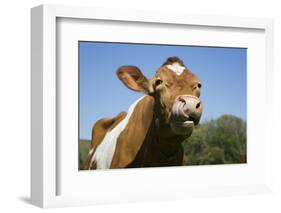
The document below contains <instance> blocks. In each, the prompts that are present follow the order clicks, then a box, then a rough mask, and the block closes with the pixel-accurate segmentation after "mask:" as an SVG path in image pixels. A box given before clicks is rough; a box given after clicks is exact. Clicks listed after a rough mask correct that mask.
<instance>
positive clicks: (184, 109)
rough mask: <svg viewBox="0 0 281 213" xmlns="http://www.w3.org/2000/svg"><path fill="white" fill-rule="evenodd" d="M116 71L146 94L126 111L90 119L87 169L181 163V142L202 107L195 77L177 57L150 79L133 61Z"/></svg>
mask: <svg viewBox="0 0 281 213" xmlns="http://www.w3.org/2000/svg"><path fill="white" fill-rule="evenodd" d="M117 76H118V78H119V79H120V80H121V82H123V84H124V85H125V86H126V87H128V88H129V89H131V90H133V91H136V92H142V93H144V94H145V95H144V96H143V97H141V98H139V99H138V100H137V101H135V102H134V103H133V104H132V105H131V106H130V107H129V110H128V112H127V113H126V112H121V113H119V114H118V115H117V116H116V117H114V118H103V119H100V120H98V121H97V122H96V123H95V124H94V126H93V128H92V140H91V146H90V149H89V153H88V156H87V160H86V165H85V169H116V168H140V167H162V166H180V165H183V156H184V150H183V145H182V142H183V141H184V140H185V139H186V138H188V137H189V136H190V135H191V134H192V131H193V128H194V126H195V125H197V124H198V123H199V120H200V117H201V114H202V109H203V108H202V103H201V100H200V89H201V82H200V80H199V79H198V77H197V76H196V75H195V74H193V73H192V72H191V71H190V70H189V69H188V68H187V67H186V66H185V65H184V63H183V61H182V60H181V59H180V58H178V57H176V56H174V57H169V58H168V59H167V60H166V61H165V62H164V63H163V64H162V66H161V67H160V68H159V69H158V70H157V71H156V73H155V75H154V76H153V77H152V78H151V79H150V80H149V79H147V78H146V77H145V76H144V75H143V74H142V72H141V70H140V69H139V68H138V67H136V66H121V67H120V68H119V69H118V70H117Z"/></svg>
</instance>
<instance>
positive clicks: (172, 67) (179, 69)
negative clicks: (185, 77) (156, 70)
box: [167, 62, 185, 75]
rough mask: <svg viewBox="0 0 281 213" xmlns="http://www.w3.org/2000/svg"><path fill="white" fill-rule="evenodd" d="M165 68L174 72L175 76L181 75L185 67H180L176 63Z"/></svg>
mask: <svg viewBox="0 0 281 213" xmlns="http://www.w3.org/2000/svg"><path fill="white" fill-rule="evenodd" d="M167 68H168V69H169V70H171V71H173V72H175V73H176V74H177V75H180V74H182V72H183V71H184V70H185V67H183V66H182V65H180V64H179V63H178V62H175V63H173V64H169V65H167Z"/></svg>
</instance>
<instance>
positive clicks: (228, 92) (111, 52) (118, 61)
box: [79, 42, 247, 139]
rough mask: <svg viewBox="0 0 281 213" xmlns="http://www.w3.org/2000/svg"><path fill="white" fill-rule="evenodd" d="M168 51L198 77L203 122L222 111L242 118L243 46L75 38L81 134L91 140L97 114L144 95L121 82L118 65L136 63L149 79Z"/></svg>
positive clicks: (112, 113)
mask: <svg viewBox="0 0 281 213" xmlns="http://www.w3.org/2000/svg"><path fill="white" fill-rule="evenodd" d="M170 56H178V57H180V58H181V59H182V60H183V61H184V63H185V65H186V67H188V68H189V69H190V70H191V71H192V72H193V73H195V74H196V75H197V76H198V77H199V79H200V80H201V83H202V89H201V100H202V103H203V107H204V111H203V115H202V118H201V121H204V120H206V119H211V118H217V117H219V116H220V115H223V114H232V115H235V116H238V117H240V118H243V119H244V120H246V100H247V99H246V69H247V50H246V49H244V48H217V47H196V46H174V45H146V44H121V43H103V42H79V60H80V62H79V72H80V73H79V81H80V82H79V90H80V91H79V95H80V103H79V109H80V110H79V111H80V112H79V119H80V120H79V125H80V138H83V139H90V138H91V128H92V126H93V124H94V123H95V122H96V121H97V120H98V119H100V118H103V117H113V116H115V115H116V114H118V113H119V112H121V111H127V109H128V108H129V106H130V105H131V104H132V103H133V102H134V101H135V100H136V99H137V98H139V97H140V96H142V95H143V94H141V93H137V92H134V91H131V90H129V89H128V88H126V87H125V86H124V85H123V84H122V83H121V82H120V81H119V79H118V78H117V76H116V70H117V68H118V67H120V66H122V65H135V66H138V67H139V68H140V69H141V70H142V72H143V73H144V74H145V75H146V76H147V77H148V78H151V77H152V76H153V75H154V73H155V71H156V70H157V69H158V68H159V67H160V66H161V64H162V63H163V62H164V61H165V60H166V59H167V58H168V57H170Z"/></svg>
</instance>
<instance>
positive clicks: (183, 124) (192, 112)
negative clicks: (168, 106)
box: [171, 95, 203, 135]
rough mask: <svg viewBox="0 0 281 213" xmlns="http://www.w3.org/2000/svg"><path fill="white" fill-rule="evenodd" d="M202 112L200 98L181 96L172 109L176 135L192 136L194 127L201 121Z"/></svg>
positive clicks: (172, 121)
mask: <svg viewBox="0 0 281 213" xmlns="http://www.w3.org/2000/svg"><path fill="white" fill-rule="evenodd" d="M202 110H203V108H202V103H201V101H200V99H199V98H197V97H195V96H192V95H181V96H179V97H178V98H177V99H176V101H175V103H174V105H173V107H172V114H171V128H172V130H173V131H174V132H175V133H176V134H181V135H191V133H192V130H193V127H194V125H197V124H198V123H199V121H200V117H201V114H202Z"/></svg>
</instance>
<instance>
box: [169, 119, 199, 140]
mask: <svg viewBox="0 0 281 213" xmlns="http://www.w3.org/2000/svg"><path fill="white" fill-rule="evenodd" d="M170 125H171V128H172V130H173V132H174V133H176V134H179V135H186V136H190V135H191V133H192V130H193V128H194V120H193V119H192V118H189V119H187V120H185V121H182V120H172V121H171V123H170Z"/></svg>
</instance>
